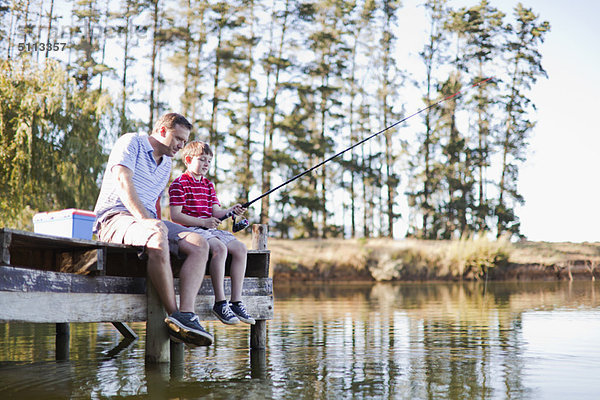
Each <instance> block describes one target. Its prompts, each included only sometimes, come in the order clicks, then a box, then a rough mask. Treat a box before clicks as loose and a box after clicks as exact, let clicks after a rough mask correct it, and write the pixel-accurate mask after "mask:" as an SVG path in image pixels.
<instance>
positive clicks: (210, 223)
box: [202, 217, 221, 229]
mask: <svg viewBox="0 0 600 400" xmlns="http://www.w3.org/2000/svg"><path fill="white" fill-rule="evenodd" d="M202 223H203V224H202V226H203V227H204V228H207V229H216V228H217V227H218V226H219V224H220V223H221V220H220V219H219V218H215V217H210V218H203V219H202Z"/></svg>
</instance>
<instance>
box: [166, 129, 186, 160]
mask: <svg viewBox="0 0 600 400" xmlns="http://www.w3.org/2000/svg"><path fill="white" fill-rule="evenodd" d="M160 137H161V139H162V140H160V142H161V143H162V145H163V146H164V148H163V153H164V155H166V156H168V157H173V156H175V154H177V152H178V151H179V150H181V149H183V146H185V143H186V142H187V140H188V138H189V137H190V130H189V129H187V128H185V127H184V126H182V125H175V128H174V129H167V128H165V127H163V128H161V131H160Z"/></svg>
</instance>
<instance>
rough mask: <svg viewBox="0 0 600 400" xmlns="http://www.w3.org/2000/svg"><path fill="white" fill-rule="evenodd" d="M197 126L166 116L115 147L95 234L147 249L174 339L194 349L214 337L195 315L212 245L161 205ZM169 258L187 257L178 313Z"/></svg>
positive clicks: (98, 204)
mask: <svg viewBox="0 0 600 400" xmlns="http://www.w3.org/2000/svg"><path fill="white" fill-rule="evenodd" d="M191 129H192V125H191V124H190V123H189V122H188V121H187V120H186V119H185V118H184V117H183V116H182V115H179V114H176V113H169V114H165V115H163V116H162V117H160V119H159V120H158V121H157V122H156V125H155V126H154V129H153V130H152V133H151V134H150V135H146V134H138V133H128V134H125V135H123V136H121V137H120V138H119V139H118V140H117V142H116V143H115V146H114V147H113V149H112V151H111V153H110V157H109V159H108V164H107V166H106V171H105V173H104V179H103V181H102V187H101V189H100V195H99V196H98V200H97V202H96V207H95V209H94V212H95V213H96V223H95V226H94V230H95V232H97V234H98V238H99V240H102V241H106V242H113V243H123V244H130V245H136V246H144V247H145V251H146V253H147V255H148V275H149V276H150V279H151V281H152V283H153V284H154V287H155V288H156V290H157V292H158V294H159V296H160V299H161V301H162V304H163V306H164V307H165V309H166V311H167V313H168V314H169V316H168V317H167V318H166V319H165V323H166V324H167V328H168V330H169V334H170V336H171V339H172V340H174V341H178V342H185V343H186V344H188V345H191V346H209V345H210V344H212V342H213V337H212V335H211V334H210V333H208V332H207V331H206V330H205V329H204V328H203V327H202V325H200V323H199V321H198V316H197V315H196V314H195V313H194V302H195V299H196V294H197V293H198V290H199V289H200V285H201V284H202V279H203V278H204V272H205V268H206V262H207V259H208V244H207V242H206V240H205V239H204V238H203V237H202V236H201V235H199V234H198V233H195V232H192V231H191V230H189V229H187V228H185V227H183V226H181V225H178V224H175V223H173V222H171V221H161V220H160V216H159V215H157V210H156V204H157V200H158V199H159V198H160V196H161V194H162V192H163V190H164V189H165V187H166V185H167V183H168V181H169V176H170V173H171V162H172V160H171V158H172V157H173V156H174V155H175V154H176V153H177V152H178V151H179V150H180V149H181V148H183V146H184V145H185V143H186V141H187V140H188V138H189V135H190V131H191ZM169 252H173V253H175V254H178V253H179V252H182V253H184V254H185V255H186V259H185V262H184V263H183V266H182V268H181V272H180V307H179V308H178V307H177V302H176V298H175V290H174V287H173V275H172V271H171V264H170V256H169Z"/></svg>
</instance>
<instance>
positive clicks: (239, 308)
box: [229, 301, 256, 325]
mask: <svg viewBox="0 0 600 400" xmlns="http://www.w3.org/2000/svg"><path fill="white" fill-rule="evenodd" d="M229 308H231V311H233V313H234V314H235V315H236V316H237V317H238V319H239V320H240V321H243V322H245V323H247V324H250V325H254V324H255V323H256V321H255V320H254V318H252V317H251V316H250V314H248V312H247V311H246V307H244V303H242V302H241V301H239V302H236V303H229Z"/></svg>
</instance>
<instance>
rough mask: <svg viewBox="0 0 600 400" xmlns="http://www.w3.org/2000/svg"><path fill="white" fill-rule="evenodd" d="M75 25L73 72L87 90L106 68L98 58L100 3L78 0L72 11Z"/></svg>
mask: <svg viewBox="0 0 600 400" xmlns="http://www.w3.org/2000/svg"><path fill="white" fill-rule="evenodd" d="M72 17H73V26H71V32H72V34H73V35H74V36H75V37H74V39H75V40H73V41H70V43H73V46H72V49H73V51H74V52H75V57H76V59H75V65H73V66H72V68H73V69H74V71H73V74H74V76H75V79H76V80H77V82H78V84H79V85H80V87H81V88H82V89H83V90H84V91H87V90H88V89H90V88H91V87H92V79H94V78H95V77H96V76H97V75H98V74H99V73H100V72H101V71H103V70H104V68H103V66H102V65H101V63H100V62H99V61H98V60H97V58H98V54H97V53H98V51H99V50H100V39H101V38H100V37H99V32H101V31H102V29H101V25H100V19H101V13H100V9H99V6H98V4H97V3H96V2H95V1H93V0H77V2H76V3H75V4H74V5H73V11H72Z"/></svg>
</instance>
